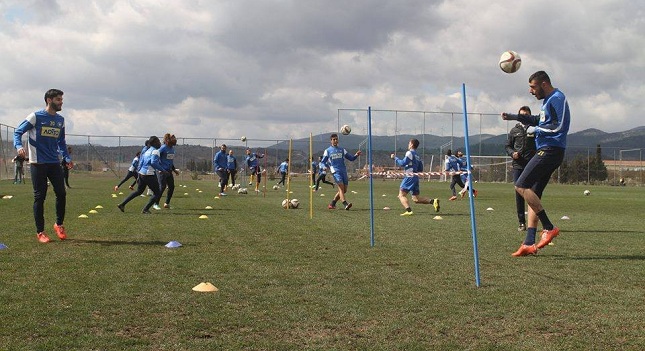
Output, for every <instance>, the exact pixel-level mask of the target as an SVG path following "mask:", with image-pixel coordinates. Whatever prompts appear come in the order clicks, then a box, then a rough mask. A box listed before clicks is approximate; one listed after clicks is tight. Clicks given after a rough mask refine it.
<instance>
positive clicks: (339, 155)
mask: <svg viewBox="0 0 645 351" xmlns="http://www.w3.org/2000/svg"><path fill="white" fill-rule="evenodd" d="M345 158H346V159H348V160H350V161H354V160H356V159H357V158H358V156H356V155H352V154H350V153H349V152H347V150H345V149H343V148H342V147H337V146H336V147H334V146H330V147H328V148H327V149H326V150H325V152H324V153H323V158H322V160H321V161H320V162H321V163H325V162H328V161H329V170H330V171H331V172H332V173H336V172H347V168H345V160H344V159H345Z"/></svg>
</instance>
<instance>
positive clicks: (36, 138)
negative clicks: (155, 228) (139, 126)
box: [14, 71, 570, 256]
mask: <svg viewBox="0 0 645 351" xmlns="http://www.w3.org/2000/svg"><path fill="white" fill-rule="evenodd" d="M529 93H530V94H532V95H533V96H535V97H536V98H537V99H538V100H543V103H542V107H541V111H540V114H539V115H531V114H530V110H529V109H528V107H523V108H521V109H520V111H519V113H518V114H510V113H502V114H501V117H502V119H503V120H517V121H519V122H520V123H519V124H518V125H516V126H515V127H514V128H513V130H511V133H509V142H508V143H507V152H508V153H509V155H510V156H511V157H512V158H513V160H514V162H513V180H514V183H515V190H516V193H517V195H516V200H517V201H516V203H517V210H518V220H519V221H520V226H519V229H520V230H524V229H526V232H527V233H526V238H525V240H524V241H523V242H522V244H521V245H520V248H519V249H518V250H517V251H516V252H514V253H513V254H512V255H513V256H527V255H535V254H537V252H538V250H540V249H542V248H544V247H545V246H546V245H548V244H549V243H550V242H551V241H552V240H553V239H554V238H555V237H556V236H558V234H559V229H558V228H557V227H556V226H555V225H553V223H552V222H551V221H550V220H549V217H548V216H547V214H546V211H545V210H544V208H543V206H542V202H541V197H542V194H543V191H544V189H545V188H546V186H547V184H548V182H549V179H550V177H551V174H552V173H553V172H554V171H555V170H556V169H557V168H558V167H559V166H560V164H561V163H562V161H563V159H564V152H565V148H566V137H567V133H568V130H569V123H570V122H569V121H570V112H569V106H568V104H567V101H566V98H565V96H564V94H563V93H562V92H561V91H560V90H559V89H557V88H554V87H553V86H552V84H551V80H550V78H549V76H548V75H547V73H546V72H544V71H538V72H535V73H534V74H532V75H531V76H530V77H529ZM44 98H45V104H46V107H45V108H44V109H42V110H39V111H36V112H33V113H31V114H30V115H29V116H27V118H26V119H25V120H24V121H22V122H21V123H20V125H19V126H18V127H17V128H16V130H15V132H14V147H15V148H16V150H17V154H18V156H19V157H21V158H24V159H27V158H28V160H29V164H30V167H31V168H30V170H31V177H32V184H33V187H34V206H33V211H34V220H35V224H36V233H37V238H38V240H39V241H40V242H42V243H47V242H49V241H50V238H49V236H48V235H47V234H46V232H45V221H44V209H43V206H44V201H45V196H46V194H47V188H48V181H49V182H50V183H51V185H52V187H53V189H54V193H55V195H56V222H55V224H54V226H53V229H54V231H55V232H56V235H57V236H58V238H59V239H61V240H64V239H66V238H67V233H66V230H65V227H64V226H63V222H64V219H65V205H66V189H65V175H64V171H63V169H62V167H61V166H60V161H59V160H60V159H61V158H62V160H63V162H64V164H65V165H66V169H70V168H72V167H73V166H74V164H73V162H72V159H71V153H70V152H69V149H68V147H67V145H66V142H65V120H64V118H63V117H62V116H61V115H60V114H58V112H59V111H61V110H62V106H63V92H62V91H61V90H58V89H50V90H48V91H47V92H46V93H45V97H44ZM25 133H28V135H29V143H28V151H27V150H25V148H24V147H23V145H22V136H23V134H25ZM528 135H532V136H533V138H534V140H535V152H534V154H533V150H532V149H530V148H526V144H527V140H529V138H528V137H527V136H528ZM517 136H522V137H521V138H516V137H517ZM163 139H164V140H163V145H162V144H161V140H159V138H158V137H156V136H152V137H150V139H148V141H147V142H146V146H145V147H144V148H143V149H142V150H141V152H139V153H137V156H136V157H135V158H134V159H133V161H132V164H131V167H130V168H129V169H128V175H127V176H126V177H125V179H123V180H122V181H121V182H120V183H119V184H118V185H117V186H115V187H114V190H115V191H116V190H117V189H118V188H119V186H121V185H122V184H123V183H125V182H126V181H127V180H128V179H129V178H132V177H135V178H136V179H137V181H136V183H133V184H132V185H130V189H132V190H133V191H132V193H131V194H130V195H129V196H128V197H127V198H126V199H125V200H124V201H123V202H121V203H119V204H118V205H117V207H118V208H119V210H121V211H122V212H124V211H125V206H126V204H127V203H128V202H130V201H131V200H132V199H134V198H135V197H137V196H139V195H141V194H142V193H143V191H144V190H145V189H146V187H147V188H149V189H151V190H152V192H153V196H152V197H151V198H150V200H149V201H148V203H147V204H146V205H145V207H144V208H143V210H142V212H143V213H145V214H149V213H150V208H151V207H153V206H154V208H160V207H159V201H160V199H161V196H162V193H163V192H164V191H165V189H166V188H168V193H167V195H166V201H165V203H164V205H163V206H164V207H165V208H170V201H171V199H172V195H173V192H174V188H175V184H174V176H173V173H175V174H178V170H177V169H176V168H175V166H174V163H173V159H174V155H175V150H174V146H175V145H176V143H177V139H176V137H175V136H174V135H171V134H166V135H164V138H163ZM330 141H331V146H329V147H328V148H327V149H326V150H325V151H324V153H323V155H322V156H321V158H320V160H319V162H318V165H319V168H318V170H319V171H318V172H319V173H318V174H319V178H318V181H316V186H315V190H318V187H319V182H320V180H323V182H325V183H328V182H326V180H325V176H326V173H327V170H329V171H330V172H331V173H332V175H333V178H334V183H335V184H336V185H337V188H338V191H337V192H336V194H335V196H334V197H333V199H332V201H331V202H330V203H329V205H328V208H329V209H335V208H336V205H337V203H338V202H339V201H340V202H341V203H342V205H343V207H344V209H345V210H349V209H350V208H351V207H352V203H351V202H348V201H347V199H346V197H345V193H346V192H347V187H348V184H349V177H348V176H347V170H346V168H345V160H349V161H354V160H356V159H357V158H358V156H360V155H361V151H360V150H359V151H357V152H356V153H354V154H351V153H349V152H347V150H346V149H344V148H341V147H340V146H338V135H337V134H332V135H331V137H330ZM520 144H521V145H520ZM518 145H519V146H518ZM418 146H419V141H418V140H417V139H411V140H410V141H409V144H408V151H407V152H406V154H405V156H404V157H403V158H401V159H399V158H398V157H396V155H395V154H392V155H391V158H392V159H394V160H395V162H396V165H397V166H399V167H403V169H404V173H405V175H406V176H405V177H404V179H403V181H402V182H401V185H400V187H399V200H400V201H401V204H402V205H403V207H404V208H405V212H404V213H403V214H402V216H409V215H412V214H413V212H412V208H411V206H410V204H409V201H408V199H407V195H408V194H411V195H412V201H413V202H414V203H421V204H432V205H433V206H434V208H435V211H437V212H438V211H439V209H440V206H439V199H438V198H434V199H430V198H425V197H420V196H419V195H420V191H419V176H418V173H419V172H422V171H423V163H422V162H421V159H420V157H419V155H418V154H417V153H416V149H417V147H418ZM27 152H28V153H29V154H28V155H27ZM246 154H247V156H246V162H247V167H248V168H249V170H250V171H251V173H252V174H253V175H255V177H256V183H255V184H256V187H255V190H256V191H258V190H259V189H258V187H259V184H260V181H261V176H262V172H261V171H260V167H259V165H258V159H260V158H262V157H264V155H257V154H255V153H252V152H251V151H250V150H247V151H246ZM27 156H28V157H27ZM458 156H459V155H458ZM231 163H233V168H234V169H236V168H237V164H236V161H235V159H234V157H233V154H232V153H231V152H229V153H228V154H227V153H226V145H222V146H221V147H220V151H219V152H218V153H217V155H216V156H215V159H214V169H215V171H216V172H217V174H218V175H219V176H220V195H225V192H224V190H225V187H226V185H227V183H228V179H229V176H231V177H232V180H233V181H234V179H235V174H234V173H232V172H231V171H230V167H231ZM464 167H465V165H463V164H460V165H458V166H457V170H463V169H464ZM312 173H313V172H312ZM314 176H315V173H313V174H312V177H314ZM320 176H322V177H320ZM312 180H313V178H312ZM334 183H331V184H332V187H333V186H334ZM455 183H457V181H456V180H455ZM135 185H136V189H135V188H134V187H135ZM451 188H452V191H453V195H452V197H451V198H450V199H451V200H454V199H456V193H455V190H454V184H451ZM462 188H464V189H466V188H467V186H466V185H465V184H464V186H462ZM473 193H474V194H476V192H473ZM462 194H463V193H462ZM524 201H526V203H527V204H528V207H529V211H528V218H525V217H524ZM520 210H521V211H520ZM538 222H540V223H541V224H542V228H543V229H542V232H541V236H540V240H539V242H538V243H537V244H536V235H537V225H538Z"/></svg>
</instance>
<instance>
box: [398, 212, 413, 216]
mask: <svg viewBox="0 0 645 351" xmlns="http://www.w3.org/2000/svg"><path fill="white" fill-rule="evenodd" d="M413 214H414V212H412V211H410V212H408V211H405V212H403V213H401V216H412V215H413Z"/></svg>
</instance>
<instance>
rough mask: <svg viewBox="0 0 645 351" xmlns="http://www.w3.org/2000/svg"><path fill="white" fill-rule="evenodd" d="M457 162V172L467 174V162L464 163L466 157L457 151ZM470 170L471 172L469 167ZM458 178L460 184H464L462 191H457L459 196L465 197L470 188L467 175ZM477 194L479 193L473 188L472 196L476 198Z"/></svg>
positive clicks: (471, 168)
mask: <svg viewBox="0 0 645 351" xmlns="http://www.w3.org/2000/svg"><path fill="white" fill-rule="evenodd" d="M457 162H459V171H462V172H467V170H468V162H466V157H465V156H464V153H463V152H462V151H461V150H459V151H457ZM470 170H471V172H472V170H473V167H472V166H471V167H470ZM471 175H472V173H471ZM459 177H460V178H461V182H462V183H463V184H464V187H463V189H461V190H459V196H460V197H464V195H466V193H467V192H468V188H469V187H470V181H469V180H468V174H467V173H462V174H460V175H459ZM477 194H479V192H478V191H477V190H476V189H475V187H473V196H475V197H477Z"/></svg>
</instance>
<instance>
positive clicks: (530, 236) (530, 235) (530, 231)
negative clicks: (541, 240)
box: [524, 228, 537, 245]
mask: <svg viewBox="0 0 645 351" xmlns="http://www.w3.org/2000/svg"><path fill="white" fill-rule="evenodd" d="M536 233H537V228H527V229H526V238H525V239H524V245H533V244H535V234H536Z"/></svg>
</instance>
